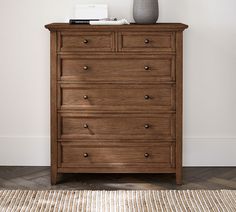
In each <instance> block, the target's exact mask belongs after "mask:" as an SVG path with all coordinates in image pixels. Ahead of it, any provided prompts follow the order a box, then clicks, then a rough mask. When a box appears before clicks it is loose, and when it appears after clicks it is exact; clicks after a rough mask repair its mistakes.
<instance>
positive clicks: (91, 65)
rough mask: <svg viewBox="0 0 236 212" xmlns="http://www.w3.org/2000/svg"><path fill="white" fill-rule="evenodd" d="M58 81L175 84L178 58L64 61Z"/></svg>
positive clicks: (72, 59) (73, 59)
mask: <svg viewBox="0 0 236 212" xmlns="http://www.w3.org/2000/svg"><path fill="white" fill-rule="evenodd" d="M59 79H61V80H75V81H79V82H84V81H86V82H97V81H102V82H103V81H112V82H157V81H175V57H174V56H171V55H169V56H168V55H166V56H165V57H159V58H158V57H157V58H155V59H154V58H153V59H137V58H136V59H135V58H130V59H121V58H109V59H108V58H100V59H98V58H97V59H96V58H91V59H83V58H80V59H79V58H62V59H61V62H60V70H59Z"/></svg>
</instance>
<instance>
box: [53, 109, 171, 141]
mask: <svg viewBox="0 0 236 212" xmlns="http://www.w3.org/2000/svg"><path fill="white" fill-rule="evenodd" d="M58 119H59V127H60V130H59V135H58V138H59V139H156V140H158V139H160V140H173V139H175V115H174V114H163V115H162V114H160V115H158V114H157V115H152V116H151V117H146V116H145V115H143V116H141V115H119V116H118V115H117V116H112V115H106V114H102V115H96V116H95V115H94V116H89V115H88V116H86V115H84V116H83V115H78V114H72V113H70V114H67V113H62V114H61V115H59V118H58Z"/></svg>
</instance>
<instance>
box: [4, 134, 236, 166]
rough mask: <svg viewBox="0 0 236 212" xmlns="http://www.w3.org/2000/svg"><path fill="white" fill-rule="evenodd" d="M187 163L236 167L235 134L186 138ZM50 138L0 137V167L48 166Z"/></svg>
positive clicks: (185, 153)
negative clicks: (224, 136) (231, 135)
mask: <svg viewBox="0 0 236 212" xmlns="http://www.w3.org/2000/svg"><path fill="white" fill-rule="evenodd" d="M183 151H184V155H183V165H184V166H236V137H230V138H210V137H208V138H203V137H186V138H185V139H184V145H183ZM49 164H50V139H49V137H46V136H45V137H40V136H32V137H31V136H26V137H19V136H17V137H11V136H2V137H1V136H0V166H49Z"/></svg>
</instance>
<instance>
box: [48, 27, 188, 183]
mask: <svg viewBox="0 0 236 212" xmlns="http://www.w3.org/2000/svg"><path fill="white" fill-rule="evenodd" d="M46 28H48V29H49V30H50V31H51V38H52V40H51V61H52V62H51V64H52V66H51V105H52V109H51V113H52V116H51V117H52V122H51V127H52V131H51V134H52V141H51V142H52V184H55V183H56V182H57V181H58V174H60V173H70V172H71V173H72V172H73V173H77V172H81V173H83V172H93V173H99V172H105V173H108V172H111V173H115V172H124V173H128V172H132V173H139V172H140V173H175V174H176V182H177V183H178V184H180V183H181V178H182V175H181V169H182V75H183V74H182V51H183V50H182V44H183V42H182V34H183V33H182V32H183V30H184V29H185V28H187V26H186V25H184V24H154V25H133V24H131V25H129V26H99V27H98V26H89V25H69V24H50V25H47V26H46ZM86 142H87V146H86V145H85V146H84V144H86ZM92 142H93V143H92ZM120 144H122V145H123V146H121V145H120ZM124 144H125V145H124ZM143 151H144V152H143ZM84 152H85V153H84ZM148 152H150V153H148ZM81 154H82V155H83V154H85V156H84V157H82V156H81ZM145 154H147V155H148V156H147V157H145V156H143V155H145ZM87 155H89V156H90V157H89V156H87ZM104 155H105V156H106V157H105V158H104ZM81 157H82V158H81ZM90 158H91V159H90ZM144 159H147V160H144ZM143 160H144V161H145V162H146V161H148V162H147V163H145V162H143ZM89 161H90V162H89ZM142 163H143V164H145V165H144V166H143V165H142V166H141V165H140V164H142Z"/></svg>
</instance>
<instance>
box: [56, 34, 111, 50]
mask: <svg viewBox="0 0 236 212" xmlns="http://www.w3.org/2000/svg"><path fill="white" fill-rule="evenodd" d="M114 46H115V45H114V34H113V33H112V32H73V33H71V32H69V33H67V32H62V33H60V40H59V51H113V50H114Z"/></svg>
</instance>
